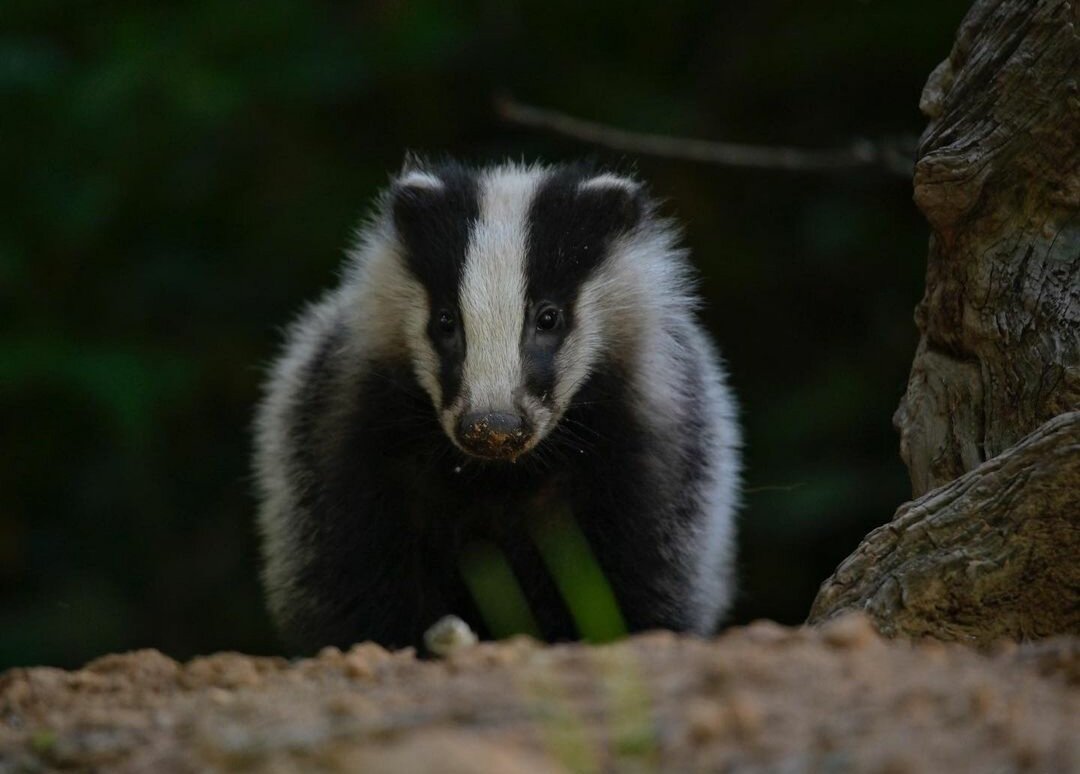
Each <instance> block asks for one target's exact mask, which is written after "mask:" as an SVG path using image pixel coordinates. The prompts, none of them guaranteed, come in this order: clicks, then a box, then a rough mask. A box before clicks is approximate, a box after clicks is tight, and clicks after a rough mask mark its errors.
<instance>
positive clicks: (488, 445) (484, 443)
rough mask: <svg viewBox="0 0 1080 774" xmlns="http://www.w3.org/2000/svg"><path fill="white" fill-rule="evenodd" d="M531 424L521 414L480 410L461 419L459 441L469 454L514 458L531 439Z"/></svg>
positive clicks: (458, 431)
mask: <svg viewBox="0 0 1080 774" xmlns="http://www.w3.org/2000/svg"><path fill="white" fill-rule="evenodd" d="M529 435H530V432H529V427H528V425H527V423H526V422H525V420H524V418H522V417H521V416H520V415H518V414H512V413H510V412H506V411H477V412H474V413H472V414H466V415H465V416H463V417H462V418H461V420H460V421H459V422H458V427H457V436H458V442H459V443H460V444H461V446H462V447H463V448H464V449H465V450H466V451H467V452H469V453H471V454H475V455H476V456H478V457H487V458H489V459H513V458H515V457H517V455H518V454H519V453H520V452H521V450H522V449H524V448H525V444H527V443H528V442H529Z"/></svg>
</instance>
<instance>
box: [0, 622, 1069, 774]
mask: <svg viewBox="0 0 1080 774" xmlns="http://www.w3.org/2000/svg"><path fill="white" fill-rule="evenodd" d="M52 769H74V770H95V771H100V770H106V771H113V770H117V771H153V772H188V771H215V770H216V771H270V772H276V771H297V770H299V771H362V772H382V771H387V772H424V771H449V772H549V771H701V770H733V769H734V770H740V771H781V772H788V771H790V772H802V771H836V772H843V771H879V772H907V771H911V772H914V771H949V772H956V771H979V772H985V771H994V772H1007V771H1048V772H1049V771H1054V772H1058V771H1060V772H1067V771H1077V770H1078V769H1080V639H1076V638H1058V639H1053V640H1046V641H1043V642H1039V643H1032V644H1028V645H1022V646H1016V645H1000V646H996V647H994V648H991V649H990V650H982V651H979V650H975V649H972V648H968V647H965V646H962V645H945V644H940V643H936V642H921V643H909V642H900V641H886V640H882V639H881V638H879V637H878V635H877V634H876V633H875V632H874V631H873V629H872V628H871V626H870V624H869V623H868V622H867V621H866V620H865V619H863V618H859V617H850V616H849V617H845V618H841V619H839V620H836V621H833V622H830V623H829V624H827V625H825V626H824V627H822V628H820V629H807V628H798V629H792V628H785V627H781V626H779V625H776V624H773V623H769V622H760V623H756V624H753V625H751V626H749V627H744V628H738V629H733V630H731V631H729V632H727V633H726V634H724V635H723V636H721V637H719V638H717V639H715V640H711V641H702V640H697V639H693V638H686V637H677V636H675V635H672V634H667V633H654V634H646V635H642V636H638V637H635V638H633V639H631V640H628V641H625V642H622V643H619V644H615V645H610V646H601V647H595V646H583V645H563V646H555V647H545V646H540V645H538V644H536V643H533V642H530V641H527V640H512V641H509V642H505V643H500V644H481V645H478V646H475V647H472V648H468V649H465V650H462V651H459V652H457V653H455V654H453V655H452V656H450V657H449V658H448V659H446V660H445V661H420V660H417V659H416V658H414V656H413V655H412V654H411V653H410V652H400V653H389V652H387V651H385V650H382V649H381V648H378V647H376V646H374V645H370V644H365V645H358V646H356V647H354V648H352V649H351V650H349V651H348V652H345V653H342V652H340V651H337V650H333V649H328V650H326V651H324V652H323V653H321V654H320V655H319V656H318V657H317V658H313V659H306V660H301V661H296V662H291V663H290V662H288V661H286V660H283V659H274V658H251V657H248V656H243V655H239V654H235V653H219V654H216V655H213V656H208V657H205V658H197V659H194V660H192V661H189V662H187V663H184V664H181V663H177V662H176V661H173V660H171V659H169V658H167V657H166V656H163V655H162V654H160V653H158V652H157V651H152V650H146V651H138V652H135V653H128V654H123V655H111V656H105V657H104V658H101V659H98V660H96V661H94V662H92V663H90V664H88V665H87V666H86V667H85V668H84V669H82V670H79V671H76V672H67V671H63V670H58V669H51V668H47V667H42V668H34V669H14V670H10V671H8V672H6V673H5V674H3V675H0V772H3V773H4V774H7V773H8V772H24V771H26V772H29V771H40V770H52Z"/></svg>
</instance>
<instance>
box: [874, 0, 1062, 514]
mask: <svg viewBox="0 0 1080 774" xmlns="http://www.w3.org/2000/svg"><path fill="white" fill-rule="evenodd" d="M1077 26H1080V4H1073V5H1070V3H1068V2H1065V0H1041V1H1036V0H979V1H978V2H976V3H975V5H974V6H973V7H972V9H971V11H970V12H969V13H968V15H967V18H966V19H965V20H964V22H963V24H962V25H961V27H960V32H959V33H958V35H957V39H956V45H955V46H953V50H952V53H951V54H950V55H949V58H948V59H947V60H945V61H944V62H942V63H941V64H940V65H939V66H938V67H937V69H936V70H934V72H933V73H932V74H931V76H930V80H929V82H928V83H927V85H926V89H925V91H924V92H923V97H922V101H921V105H920V107H921V108H922V110H923V112H925V113H926V115H927V116H928V117H929V118H930V124H929V126H928V127H927V129H926V132H925V133H924V134H923V136H922V139H921V141H920V147H919V159H918V163H917V164H916V167H915V201H916V203H917V204H918V205H919V208H920V209H921V210H922V212H923V214H924V215H925V216H926V219H927V220H928V221H929V222H930V225H931V227H932V235H931V238H930V256H929V261H928V266H927V276H926V295H925V296H924V297H923V300H922V302H921V303H920V304H919V306H918V308H917V309H916V312H915V322H916V324H917V325H918V327H919V330H920V332H921V333H922V338H921V341H920V342H919V348H918V351H917V353H916V355H915V362H914V363H913V364H912V368H911V377H910V380H909V382H908V390H907V394H906V395H905V396H904V398H903V400H902V401H901V403H900V408H899V410H898V411H897V412H896V417H895V422H896V425H897V427H898V429H899V430H900V435H901V441H900V453H901V455H902V456H903V458H904V461H905V462H906V463H907V466H908V470H909V471H910V474H911V481H912V487H913V490H914V495H915V496H919V495H922V494H924V493H925V492H928V491H929V490H931V489H934V488H935V487H939V486H941V485H943V484H947V483H948V482H950V481H952V480H953V479H955V478H957V477H958V476H960V475H961V474H963V473H966V472H967V471H969V470H972V469H973V468H975V467H977V466H978V465H980V464H981V463H983V462H985V461H986V460H988V459H990V458H991V457H994V456H996V455H998V454H1000V453H1001V452H1003V451H1005V450H1006V449H1008V448H1009V447H1010V446H1012V445H1014V444H1015V443H1016V442H1017V441H1019V440H1020V439H1021V438H1023V437H1024V436H1025V435H1027V434H1028V433H1030V432H1031V431H1033V430H1034V429H1035V428H1036V427H1038V426H1039V425H1041V424H1042V423H1043V422H1045V421H1046V420H1048V419H1050V418H1051V417H1053V416H1056V415H1057V414H1060V413H1062V412H1064V411H1067V410H1069V409H1070V408H1075V407H1077V406H1080V93H1078V84H1077V81H1078V79H1080V39H1078V37H1077V29H1076V27H1077Z"/></svg>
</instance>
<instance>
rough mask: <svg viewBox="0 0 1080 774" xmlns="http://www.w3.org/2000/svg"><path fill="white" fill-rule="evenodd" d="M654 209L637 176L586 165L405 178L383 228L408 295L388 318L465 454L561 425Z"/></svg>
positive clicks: (425, 171) (503, 446)
mask: <svg viewBox="0 0 1080 774" xmlns="http://www.w3.org/2000/svg"><path fill="white" fill-rule="evenodd" d="M648 212H649V207H648V206H647V204H646V201H645V199H644V197H643V194H642V192H641V188H640V186H639V184H638V183H636V182H634V181H633V180H631V179H628V178H625V177H621V176H617V175H613V174H607V173H598V172H595V171H590V170H586V169H583V168H579V167H554V168H545V167H522V166H518V165H504V166H499V167H493V168H488V169H483V170H479V171H477V170H472V169H468V168H465V167H461V166H456V165H452V166H451V165H448V166H434V167H417V166H414V167H413V168H411V169H406V170H405V171H404V172H402V173H401V174H400V175H399V176H398V178H397V179H396V180H395V181H394V183H393V185H392V187H391V190H390V192H389V194H388V197H387V206H386V221H385V224H386V230H385V233H386V234H387V239H388V240H390V241H391V243H392V244H393V250H392V252H393V254H394V256H395V258H394V260H395V261H396V262H397V264H398V266H399V269H400V275H399V278H398V282H399V283H402V282H403V283H406V284H408V285H409V286H410V288H411V296H410V295H409V294H405V295H400V294H399V296H398V298H397V300H395V301H394V302H392V303H387V302H386V298H385V296H384V298H383V303H382V304H381V309H382V311H381V312H380V314H381V315H383V316H389V317H391V318H393V319H394V320H395V321H396V322H398V323H400V327H398V328H397V330H398V332H399V336H400V338H399V341H400V344H401V346H402V347H403V348H404V349H405V351H406V353H407V355H408V358H409V360H410V362H411V364H412V368H413V371H414V373H415V375H416V378H417V380H418V382H419V383H420V385H421V386H422V387H423V388H424V390H425V392H426V393H427V394H428V395H429V396H430V398H431V401H432V403H433V406H434V408H435V412H436V414H437V416H438V419H439V422H440V424H441V426H442V428H443V430H444V431H445V433H446V435H447V436H448V437H449V438H450V440H451V441H452V442H453V443H454V444H455V445H456V446H457V447H458V448H460V449H461V450H463V451H464V452H466V453H468V454H470V455H472V456H475V457H479V458H483V459H489V460H509V461H513V460H516V459H517V458H518V457H520V456H521V455H523V454H526V453H528V452H529V451H530V450H531V449H533V448H534V447H535V446H536V445H537V444H538V443H540V441H542V440H543V439H544V437H545V436H546V435H547V434H548V433H550V432H551V430H552V429H553V428H554V427H555V426H556V425H557V424H558V422H559V420H560V419H561V418H562V416H563V414H564V413H565V411H566V410H567V408H568V407H569V406H570V405H571V402H572V400H573V398H574V395H575V393H576V392H577V391H578V390H579V388H580V387H581V386H582V385H583V384H584V383H585V381H586V380H587V378H588V376H589V375H590V373H591V372H592V370H593V368H594V367H595V366H596V364H597V363H598V362H599V361H600V360H601V359H602V358H603V357H604V356H605V354H606V351H607V350H608V349H609V348H610V347H611V346H612V342H613V341H614V340H615V339H616V338H618V334H619V331H617V330H613V327H618V326H619V324H620V323H619V319H620V316H621V315H622V313H623V312H625V311H626V310H627V309H632V308H633V307H634V305H635V298H634V297H633V295H634V294H635V293H636V292H638V289H637V287H636V286H637V285H640V284H642V283H641V279H642V278H641V277H640V276H638V277H637V282H636V284H635V283H634V282H630V283H629V284H628V283H627V282H625V281H623V280H626V278H627V276H628V274H634V272H633V271H629V272H628V271H627V268H626V267H624V268H622V269H620V268H619V265H618V262H619V260H622V261H624V262H625V261H632V260H633V257H632V256H625V255H624V256H622V258H621V259H620V258H619V257H618V256H617V255H616V254H617V253H626V252H627V251H626V249H625V246H626V245H627V244H630V243H632V242H633V241H634V240H635V239H640V238H641V235H642V233H643V232H646V231H649V230H650V229H648V228H646V225H643V220H645V219H647V218H648ZM638 274H640V272H638ZM368 281H369V283H377V282H378V281H379V280H378V279H377V278H376V277H374V276H373V277H371V278H370V279H369V280H368ZM646 281H647V280H646ZM372 291H373V292H374V293H378V292H379V289H378V288H377V287H376V288H373V289H372ZM407 296H408V298H407ZM410 299H411V300H410ZM386 322H387V321H385V320H384V321H383V324H386Z"/></svg>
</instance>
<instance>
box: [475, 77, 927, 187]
mask: <svg viewBox="0 0 1080 774" xmlns="http://www.w3.org/2000/svg"><path fill="white" fill-rule="evenodd" d="M494 104H495V112H496V113H497V114H498V116H499V117H500V118H502V119H503V120H504V121H507V122H509V123H512V124H517V125H518V126H526V127H529V128H532V129H540V130H544V131H548V132H553V133H555V134H560V135H563V136H564V137H571V138H573V139H576V140H581V141H582V142H587V143H592V144H594V145H601V146H604V147H605V148H611V149H613V150H618V151H624V152H627V153H639V154H642V155H646V156H658V157H661V158H668V159H680V160H685V161H697V162H702V163H705V164H716V165H719V166H724V167H739V168H744V169H773V170H782V171H785V172H835V171H844V170H857V169H874V168H877V169H881V170H884V171H887V172H889V173H891V174H894V175H899V176H902V177H905V178H907V179H910V178H911V175H912V171H913V169H914V153H913V146H914V141H913V139H912V138H908V137H896V138H885V139H882V140H879V141H877V142H871V141H870V140H856V141H854V142H853V143H852V144H851V145H850V146H849V147H847V148H833V149H825V150H810V149H806V148H792V147H787V146H771V145H744V144H740V143H731V142H714V141H711V140H698V139H693V138H689V137H672V136H669V135H662V134H649V133H646V132H631V131H627V130H625V129H619V128H617V127H614V126H607V125H605V124H599V123H596V122H594V121H585V120H583V119H581V118H576V117H574V116H570V115H567V114H565V113H559V112H557V111H554V110H548V109H546V108H539V107H535V106H533V105H526V104H524V103H521V102H518V101H516V100H514V99H513V98H511V97H507V96H496V97H495V101H494Z"/></svg>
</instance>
